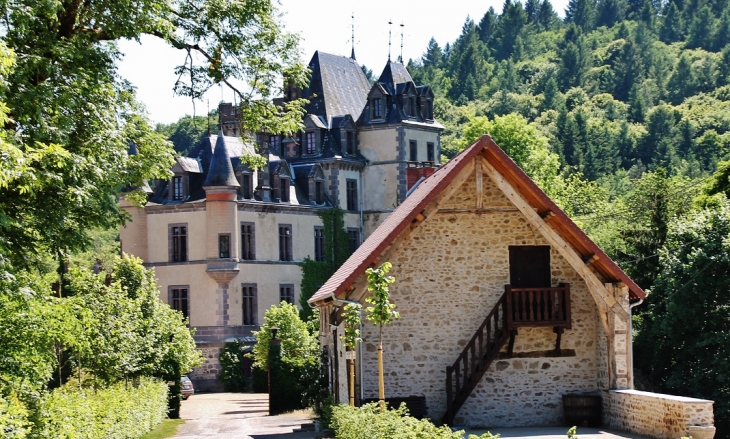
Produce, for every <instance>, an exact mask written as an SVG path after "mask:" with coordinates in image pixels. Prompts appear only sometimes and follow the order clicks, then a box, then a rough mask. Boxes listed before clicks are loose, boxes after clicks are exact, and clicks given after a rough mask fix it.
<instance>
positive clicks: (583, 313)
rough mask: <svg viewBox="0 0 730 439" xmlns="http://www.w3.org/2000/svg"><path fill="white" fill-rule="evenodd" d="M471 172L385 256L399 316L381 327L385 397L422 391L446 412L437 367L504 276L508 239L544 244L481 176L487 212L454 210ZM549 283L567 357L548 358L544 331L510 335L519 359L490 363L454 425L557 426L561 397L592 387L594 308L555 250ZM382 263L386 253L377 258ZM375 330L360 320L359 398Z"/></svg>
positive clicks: (456, 350)
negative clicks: (560, 298) (559, 292)
mask: <svg viewBox="0 0 730 439" xmlns="http://www.w3.org/2000/svg"><path fill="white" fill-rule="evenodd" d="M474 187H475V179H474V177H473V176H472V177H471V178H470V179H469V180H467V182H466V183H465V184H464V185H463V186H462V187H461V189H460V190H459V191H458V192H457V193H456V194H455V195H454V196H453V197H452V198H451V199H450V200H448V201H446V202H444V203H443V204H442V206H440V209H441V211H440V212H439V213H432V214H431V215H430V216H429V218H427V219H426V220H425V221H424V222H423V223H422V224H421V225H420V226H418V227H417V228H415V229H414V230H413V232H412V233H411V235H410V237H409V238H408V239H407V240H405V241H404V242H403V244H402V245H401V246H400V248H399V249H398V250H397V253H395V254H393V255H390V256H388V258H389V260H390V261H391V262H392V263H393V269H392V271H391V273H392V274H393V275H394V276H395V278H396V283H395V284H393V285H392V286H391V292H392V297H393V301H394V302H395V303H396V305H397V306H398V310H399V311H400V313H401V319H400V320H397V321H396V322H395V323H394V324H392V325H391V326H388V327H386V328H385V329H384V331H383V336H384V368H385V392H386V397H399V396H411V395H418V396H421V395H423V396H426V400H427V404H428V407H429V415H430V416H431V417H432V418H433V419H440V418H441V416H442V415H443V414H444V413H445V411H446V394H445V378H446V372H445V371H446V367H447V366H450V365H452V364H453V362H454V361H455V360H456V358H457V356H458V355H459V354H460V352H461V350H462V349H463V347H464V346H465V344H466V343H467V342H468V340H469V339H470V338H471V336H472V335H473V334H474V331H475V330H476V329H477V327H478V326H479V325H480V324H481V322H482V321H483V319H484V318H485V317H486V315H487V314H488V313H489V312H490V311H491V309H492V308H493V306H494V305H495V303H496V302H497V300H498V299H499V298H500V297H501V295H502V294H503V292H504V285H505V284H509V283H510V279H509V252H508V247H509V246H510V245H548V243H547V241H546V240H545V239H544V238H543V237H542V236H541V234H540V232H539V231H537V230H536V229H534V228H533V227H532V226H531V225H530V224H529V223H528V221H527V220H526V219H525V218H524V217H523V215H522V214H521V213H520V212H519V211H517V210H516V209H515V208H514V206H513V205H512V204H511V203H510V202H509V200H507V198H506V197H504V195H503V194H502V193H501V192H500V191H499V190H498V189H497V188H496V187H495V186H494V184H493V183H492V182H491V180H489V178H485V179H484V206H485V208H488V207H497V208H500V209H499V211H494V212H490V213H483V214H475V213H468V212H466V213H459V212H453V211H451V212H449V211H448V210H447V209H466V208H473V207H474V203H475V197H476V193H475V190H474ZM550 258H551V273H552V284H553V285H557V284H558V283H561V282H566V283H570V286H571V300H572V329H569V330H566V331H565V333H564V334H563V337H562V342H561V348H562V349H563V350H565V351H568V350H569V352H571V354H570V355H569V356H561V357H550V356H548V351H550V350H552V349H554V346H555V338H556V336H555V334H554V333H553V330H552V328H529V329H528V328H524V329H521V330H520V331H519V334H518V335H517V337H516V340H515V347H514V353H515V355H519V356H520V358H510V359H503V360H498V361H495V362H494V363H493V364H492V365H491V366H490V368H489V370H488V371H487V373H486V374H485V375H484V377H483V378H482V380H481V382H480V384H479V385H478V386H477V388H476V389H475V390H474V392H473V393H472V395H471V397H470V398H469V399H468V400H467V402H466V404H465V405H464V406H463V407H462V408H461V410H460V411H459V413H458V415H457V417H456V420H455V423H456V424H458V425H467V426H472V427H477V426H484V427H497V426H528V425H559V424H561V422H562V420H563V410H562V395H563V394H564V393H570V392H581V391H596V390H598V389H599V387H598V386H599V384H598V381H599V373H598V367H599V360H598V354H597V347H598V340H599V338H598V337H597V333H598V331H601V332H603V330H602V329H601V328H600V327H599V324H598V321H599V320H598V315H597V311H596V305H595V303H594V301H593V298H592V296H591V295H590V293H589V292H588V289H587V287H586V284H585V282H584V281H583V280H582V279H581V278H580V276H579V275H578V274H577V273H576V272H575V270H573V269H572V267H571V266H570V265H569V264H568V262H567V261H566V260H565V259H563V258H562V257H561V256H560V254H559V253H558V251H557V250H555V249H553V250H552V251H551V254H550ZM383 260H387V259H383ZM377 334H378V333H377V328H376V327H373V326H372V325H370V324H366V325H365V326H364V339H365V344H364V347H365V352H364V359H363V360H364V366H363V374H362V376H363V386H364V394H365V395H364V396H365V398H369V397H377V388H378V387H377V361H376V346H377V341H378V340H377V338H378V335H377Z"/></svg>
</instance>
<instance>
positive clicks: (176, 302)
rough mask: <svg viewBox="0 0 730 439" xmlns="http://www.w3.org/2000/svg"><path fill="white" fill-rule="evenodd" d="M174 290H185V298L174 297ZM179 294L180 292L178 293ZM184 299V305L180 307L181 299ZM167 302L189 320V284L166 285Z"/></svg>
mask: <svg viewBox="0 0 730 439" xmlns="http://www.w3.org/2000/svg"><path fill="white" fill-rule="evenodd" d="M175 291H178V292H181V291H185V298H184V299H183V298H182V297H178V298H176V297H175ZM178 294H180V293H178ZM183 300H184V305H185V307H184V308H183V307H182V303H181V302H182V301H183ZM167 304H168V305H169V306H170V308H172V309H173V310H175V311H180V312H182V314H183V318H184V319H188V322H189V321H190V286H189V285H170V286H168V287H167Z"/></svg>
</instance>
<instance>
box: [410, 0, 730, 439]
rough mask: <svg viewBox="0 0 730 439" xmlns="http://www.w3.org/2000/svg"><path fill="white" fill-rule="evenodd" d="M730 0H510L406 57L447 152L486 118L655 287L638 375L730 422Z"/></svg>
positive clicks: (602, 241) (722, 428)
mask: <svg viewBox="0 0 730 439" xmlns="http://www.w3.org/2000/svg"><path fill="white" fill-rule="evenodd" d="M729 43H730V3H728V2H727V1H725V0H707V1H705V0H670V1H668V2H666V1H665V2H658V1H651V0H643V1H642V0H629V1H624V0H598V1H596V0H571V1H570V3H569V4H568V7H567V9H566V11H565V18H564V19H561V18H559V16H558V15H557V14H556V11H555V10H554V9H553V7H552V5H551V4H550V2H549V0H543V1H541V0H527V1H526V2H525V3H524V4H522V3H520V2H515V1H512V0H506V1H505V3H504V8H503V11H502V13H501V14H498V13H496V12H495V11H494V10H493V9H491V8H490V9H489V10H488V11H487V12H486V13H485V14H484V16H483V17H481V18H480V19H478V20H473V19H472V18H468V17H467V19H466V22H465V23H464V25H463V27H462V33H461V36H459V38H457V40H456V41H453V42H447V43H446V44H444V45H443V46H441V45H439V43H438V42H436V41H435V40H433V39H432V40H431V42H430V43H429V45H428V47H427V48H426V50H425V53H424V54H423V57H422V58H421V59H419V60H411V61H410V62H409V63H408V67H409V71H410V72H411V74H412V76H413V78H414V80H415V82H416V83H419V84H429V85H431V86H432V87H433V88H434V91H435V93H436V95H437V102H436V111H437V117H438V119H439V120H440V121H441V122H442V123H443V124H444V125H445V126H446V130H445V132H444V135H443V137H442V146H443V153H444V155H445V156H446V157H445V158H449V157H452V156H453V155H454V154H456V153H457V152H458V151H459V150H461V149H463V148H464V147H465V146H467V145H468V144H469V143H470V142H472V141H473V140H474V139H475V138H476V137H477V136H479V135H481V134H482V133H485V132H489V133H490V134H491V135H492V136H493V137H494V139H495V141H496V142H497V143H498V144H499V145H500V146H502V147H503V148H504V149H505V150H506V151H507V152H508V153H509V154H510V155H511V156H512V157H513V158H514V159H515V161H516V162H517V163H518V164H520V166H522V167H523V169H525V170H526V172H527V173H528V174H530V175H531V176H532V177H533V179H535V180H536V181H537V182H538V184H539V185H540V186H541V187H542V188H543V189H544V190H545V191H546V192H547V193H548V194H549V195H551V196H552V197H553V198H554V199H555V200H556V201H557V202H558V203H559V204H560V205H561V206H562V207H563V208H564V209H565V210H566V212H567V213H568V214H569V215H570V216H571V217H572V218H573V219H574V220H575V221H576V222H577V223H578V224H579V225H580V226H581V227H582V228H583V229H584V230H585V231H586V232H587V233H588V234H589V235H590V236H591V237H592V238H593V239H594V240H596V242H597V243H598V244H599V245H601V246H602V247H603V248H604V249H605V250H606V251H607V252H608V253H609V255H610V256H611V257H612V258H613V259H614V260H616V261H617V262H618V263H619V264H620V265H621V266H622V268H623V269H624V270H625V271H626V272H627V273H628V274H629V275H630V276H631V277H632V278H633V279H634V280H635V281H637V283H638V284H639V285H640V286H641V287H642V288H644V289H645V290H647V292H649V297H648V299H647V303H646V304H644V305H642V306H640V307H638V308H636V309H635V313H636V315H635V317H634V319H635V322H634V323H635V329H636V330H637V334H636V338H635V348H634V349H635V350H636V351H638V352H641V353H642V355H637V356H635V361H636V365H635V366H636V368H637V371H636V372H637V375H638V377H637V387H640V388H643V389H646V390H652V391H658V392H666V393H675V394H682V395H688V396H696V397H702V398H708V399H713V400H715V401H716V403H715V417H716V423H717V427H718V435H717V437H721V438H727V437H730V365H729V364H730V363H729V362H728V358H730V294H728V286H730V277H729V276H730V256H729V254H728V250H729V249H728V247H729V245H730V210H729V208H728V201H727V196H728V195H730V190H729V189H730V181H729V180H728V176H730V172H729V171H730V164H729V163H728V162H723V161H726V160H728V159H730V133H728V130H729V129H730V44H729Z"/></svg>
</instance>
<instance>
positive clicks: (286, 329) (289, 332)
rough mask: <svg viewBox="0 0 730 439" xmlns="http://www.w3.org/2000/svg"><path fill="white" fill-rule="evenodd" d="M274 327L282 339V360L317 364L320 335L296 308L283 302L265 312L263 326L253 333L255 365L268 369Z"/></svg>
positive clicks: (293, 362) (291, 362) (297, 363)
mask: <svg viewBox="0 0 730 439" xmlns="http://www.w3.org/2000/svg"><path fill="white" fill-rule="evenodd" d="M271 328H278V329H279V330H278V332H277V338H278V339H280V340H281V357H282V359H283V361H285V362H287V363H290V364H295V365H302V364H305V363H312V362H315V363H316V362H317V360H318V357H317V349H318V345H319V343H318V341H317V336H316V335H315V334H313V333H312V332H313V331H310V330H309V329H308V328H307V324H306V323H305V322H304V321H302V320H301V319H300V318H299V310H298V309H297V307H296V305H292V304H290V303H287V302H281V304H279V306H272V307H271V308H269V309H268V310H267V311H266V315H265V317H264V324H263V325H261V328H260V329H259V330H258V331H255V332H254V336H255V337H256V344H255V345H254V348H253V352H252V353H251V358H252V359H253V360H254V366H255V367H258V368H260V369H263V370H266V369H267V368H268V366H269V342H270V341H271Z"/></svg>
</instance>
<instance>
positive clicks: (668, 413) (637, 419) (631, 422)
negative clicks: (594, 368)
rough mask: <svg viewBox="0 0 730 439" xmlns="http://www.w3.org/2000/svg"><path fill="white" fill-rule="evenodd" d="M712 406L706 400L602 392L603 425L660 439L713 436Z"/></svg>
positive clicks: (617, 391)
mask: <svg viewBox="0 0 730 439" xmlns="http://www.w3.org/2000/svg"><path fill="white" fill-rule="evenodd" d="M712 404H713V402H712V401H708V400H705V399H695V398H686V397H682V396H672V395H662V394H660V393H650V392H642V391H639V390H610V391H606V392H603V424H604V426H606V427H609V428H614V429H617V430H623V431H628V432H630V433H634V434H639V435H642V436H648V437H654V438H659V439H677V438H680V437H683V436H690V435H692V433H694V434H695V435H696V436H699V435H698V434H697V433H696V432H695V430H703V433H708V432H711V433H712V434H713V435H714V427H713V423H714V416H713V412H712ZM692 426H699V427H713V428H702V429H696V428H692ZM690 430H692V433H690ZM704 437H707V435H705V436H704Z"/></svg>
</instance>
